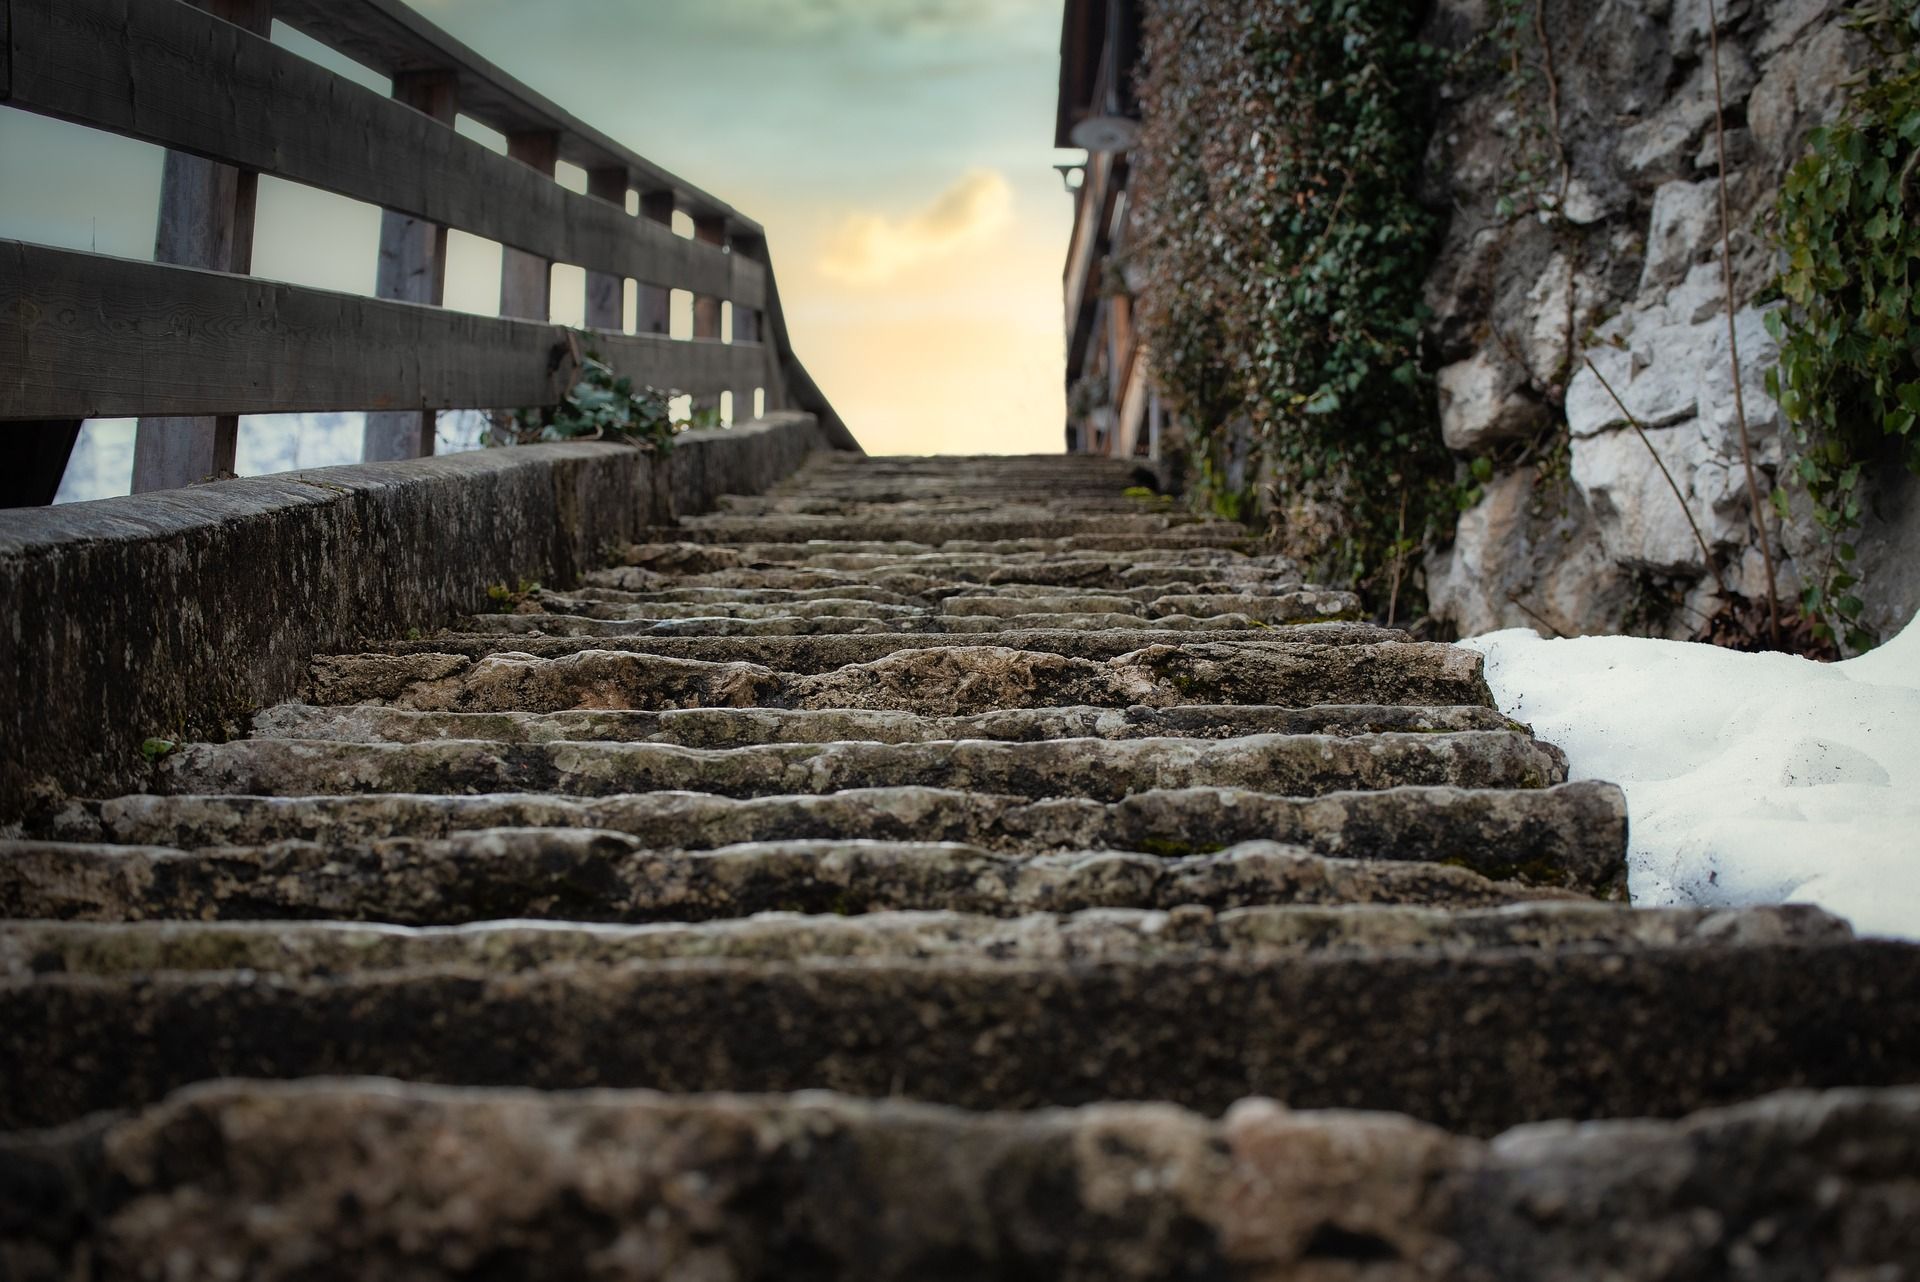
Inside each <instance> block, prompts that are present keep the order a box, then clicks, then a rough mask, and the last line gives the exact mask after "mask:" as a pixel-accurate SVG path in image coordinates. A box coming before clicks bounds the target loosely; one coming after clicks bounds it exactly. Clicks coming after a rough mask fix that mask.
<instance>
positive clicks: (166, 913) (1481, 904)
mask: <svg viewBox="0 0 1920 1282" xmlns="http://www.w3.org/2000/svg"><path fill="white" fill-rule="evenodd" d="M0 853H4V855H5V856H6V857H5V859H4V860H0V909H4V911H5V915H6V916H8V917H13V918H21V919H39V920H45V921H80V922H128V921H144V920H160V921H167V920H174V921H203V920H204V921H262V920H266V921H315V920H335V921H349V922H391V923H398V924H401V925H407V926H450V925H460V924H464V923H471V922H484V921H500V920H510V919H525V920H537V921H555V922H563V923H564V922H575V923H580V922H598V923H625V924H641V923H669V922H682V923H685V922H705V921H721V920H727V919H732V918H740V917H747V916H750V915H752V914H756V913H771V912H784V913H810V914H831V915H835V916H842V917H844V916H850V915H857V914H865V913H879V912H958V913H968V914H973V915H977V916H985V917H1018V916H1023V915H1026V914H1031V913H1036V912H1046V913H1073V912H1083V911H1088V910H1094V909H1100V910H1116V909H1122V910H1124V909H1132V910H1140V911H1171V910H1176V909H1177V910H1181V911H1187V912H1191V911H1192V910H1195V909H1198V908H1204V909H1208V910H1212V911H1218V912H1226V911H1231V910H1233V909H1238V908H1252V907H1271V906H1274V905H1317V906H1333V905H1338V906H1342V907H1351V906H1353V905H1358V904H1388V905H1415V906H1429V907H1440V908H1491V907H1498V906H1501V905H1505V904H1514V903H1530V902H1542V901H1549V900H1551V901H1563V902H1584V901H1580V900H1578V899H1577V897H1576V896H1574V895H1573V892H1570V891H1565V890H1556V889H1552V888H1546V887H1530V886H1522V885H1520V884H1518V883H1516V882H1502V881H1493V880H1490V879H1488V878H1485V877H1482V876H1480V875H1479V874H1477V873H1472V872H1468V871H1467V870H1465V869H1463V868H1458V867H1449V866H1446V865H1441V864H1432V863H1395V862H1390V861H1375V860H1350V859H1334V858H1329V857H1326V856H1323V855H1316V854H1313V853H1310V852H1308V851H1305V850H1302V849H1299V848H1297V847H1292V846H1283V845H1279V844H1276V843H1273V842H1244V843H1241V844H1240V845H1237V846H1234V847H1232V848H1230V849H1228V850H1224V851H1220V852H1218V853H1214V854H1205V855H1188V856H1184V857H1179V858H1164V857H1162V856H1159V855H1153V854H1142V853H1127V852H1116V851H1111V850H1107V851H1098V852H1065V851H1063V852H1058V853H1054V854H1047V855H1036V856H1031V857H1027V856H1016V855H1008V854H1000V853H994V852H991V851H987V850H982V849H980V848H978V847H974V846H967V845H962V844H958V843H953V842H926V841H919V842H916V841H911V840H908V841H891V842H875V841H794V840H785V841H763V842H751V843H746V844H742V845H734V846H722V847H721V848H719V849H717V850H706V851H661V850H656V849H651V848H649V846H648V845H647V843H645V842H642V841H640V840H639V839H638V838H635V837H631V836H628V835H626V834H624V833H615V832H605V831H598V832H597V831H594V830H592V829H544V830H543V829H528V828H509V829H485V830H480V831H475V832H465V833H456V834H454V835H453V836H450V837H445V838H432V839H416V838H405V837H384V836H382V837H370V838H364V839H359V840H351V841H348V842H346V843H344V844H340V843H336V844H320V843H316V842H311V841H298V840H294V841H279V842H274V843H271V844H269V845H265V846H255V847H249V848H241V847H226V848H220V849H209V850H200V851H183V850H175V849H167V848H164V847H158V846H128V845H120V846H110V845H85V844H80V843H71V842H69V843H61V842H16V843H11V844H0Z"/></svg>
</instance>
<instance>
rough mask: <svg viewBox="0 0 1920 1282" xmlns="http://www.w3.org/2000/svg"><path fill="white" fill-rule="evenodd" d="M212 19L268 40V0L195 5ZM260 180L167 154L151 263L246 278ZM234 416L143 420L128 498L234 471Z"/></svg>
mask: <svg viewBox="0 0 1920 1282" xmlns="http://www.w3.org/2000/svg"><path fill="white" fill-rule="evenodd" d="M193 3H195V4H196V5H198V7H200V8H202V9H205V10H206V11H207V12H208V13H211V14H213V15H214V16H215V17H216V18H223V19H225V20H226V21H228V22H231V23H234V24H236V25H237V26H241V27H245V28H246V29H247V30H248V31H251V32H252V33H253V34H254V35H256V36H262V37H265V36H267V35H269V34H271V31H272V27H273V8H272V4H271V0H193ZM259 187H260V176H259V175H258V174H256V173H252V172H249V171H243V170H238V169H234V168H233V167H231V166H229V165H220V164H215V163H214V162H213V161H211V160H203V159H201V158H200V157H198V156H189V155H186V154H185V153H183V152H177V151H170V152H168V153H167V160H166V167H165V169H164V170H163V171H162V176H161V180H160V219H159V224H158V228H157V230H156V232H155V234H154V243H153V258H154V261H155V262H160V263H177V264H179V265H181V266H183V267H204V268H208V269H210V270H212V271H218V272H235V273H241V274H244V273H246V272H248V271H251V270H252V269H253V211H254V201H255V197H256V196H257V194H258V192H259ZM239 435H240V419H239V416H238V415H235V414H223V415H220V416H218V417H216V418H143V419H141V420H140V426H139V429H138V430H137V431H136V432H135V433H134V438H133V492H134V493H136V494H141V493H145V492H146V491H149V490H169V489H176V488H178V487H180V486H182V485H191V484H192V483H193V482H195V481H198V480H203V479H205V478H206V477H209V476H215V475H218V474H220V473H223V472H231V471H233V459H234V446H235V443H236V441H237V440H238V439H239Z"/></svg>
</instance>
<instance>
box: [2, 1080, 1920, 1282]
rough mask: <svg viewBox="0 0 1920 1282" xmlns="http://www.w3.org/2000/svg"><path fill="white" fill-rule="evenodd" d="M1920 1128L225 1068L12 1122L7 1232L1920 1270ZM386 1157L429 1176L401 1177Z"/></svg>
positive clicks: (129, 1243)
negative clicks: (327, 1076)
mask: <svg viewBox="0 0 1920 1282" xmlns="http://www.w3.org/2000/svg"><path fill="white" fill-rule="evenodd" d="M290 1154H299V1155H301V1159H300V1160H298V1161H289V1160H288V1157H289V1155H290ZM636 1155H644V1159H642V1158H640V1157H637V1156H636ZM1917 1155H1920V1090H1915V1089H1912V1088H1902V1087H1896V1088H1889V1089H1883V1090H1842V1091H1828V1092H1812V1091H1793V1092H1782V1093H1777V1094H1772V1095H1768V1096H1766V1097H1764V1098H1761V1099H1757V1100H1753V1101H1750V1102H1745V1103H1741V1104H1738V1105H1736V1106H1734V1107H1731V1108H1727V1109H1720V1110H1711V1111H1704V1112H1698V1113H1695V1114H1693V1115H1690V1116H1688V1117H1685V1118H1684V1119H1681V1120H1677V1121H1666V1122H1661V1121H1623V1122H1604V1123H1595V1124H1592V1125H1588V1126H1580V1127H1571V1126H1565V1125H1559V1124H1548V1125H1540V1126H1528V1127H1522V1128H1519V1129H1516V1130H1510V1131H1507V1132H1506V1133H1504V1134H1503V1135H1501V1136H1500V1137H1499V1138H1498V1139H1496V1140H1494V1141H1493V1142H1491V1143H1488V1142H1484V1141H1479V1140H1475V1139H1471V1138H1466V1137H1459V1136H1454V1135H1449V1134H1447V1133H1445V1132H1442V1131H1439V1130H1436V1129H1434V1128H1431V1127H1427V1126H1424V1125H1421V1124H1420V1123H1417V1122H1414V1121H1411V1120H1409V1119H1407V1118H1404V1117H1396V1116H1391V1115H1380V1114H1353V1113H1332V1112H1328V1113H1315V1112H1293V1111H1289V1110H1286V1109H1282V1108H1278V1107H1275V1106H1274V1105H1273V1104H1272V1103H1270V1102H1268V1101H1265V1100H1260V1099H1250V1100H1247V1101H1245V1102H1242V1103H1238V1104H1236V1105H1234V1107H1233V1108H1232V1109H1231V1110H1229V1111H1228V1112H1227V1114H1226V1116H1225V1117H1224V1118H1222V1119H1220V1120H1213V1119H1209V1118H1204V1117H1201V1116H1198V1115H1195V1114H1192V1113H1188V1112H1183V1111H1181V1110H1178V1109H1172V1108H1168V1107H1165V1106H1162V1105H1154V1104H1103V1105H1097V1106H1089V1107H1085V1108H1080V1109H1075V1110H1072V1111H1058V1112H1045V1113H1033V1114H1018V1115H1009V1114H986V1115H982V1114H972V1113H964V1112H960V1111H957V1110H951V1109H943V1108H937V1107H929V1106H926V1105H918V1104H912V1103H907V1102H903V1101H885V1102H878V1101H875V1102H867V1101H860V1100H854V1099H847V1098H842V1097H834V1096H828V1095H811V1096H805V1097H799V1098H741V1097H732V1096H715V1095H698V1096H666V1095H659V1094H655V1093H652V1092H643V1091H634V1092H615V1091H597V1092H594V1093H591V1094H565V1095H550V1094H539V1093H534V1092H527V1091H498V1090H479V1089H465V1090H463V1089H454V1088H446V1087H429V1086H417V1085H401V1084H397V1083H393V1082H371V1081H352V1080H349V1081H340V1080H320V1081H312V1082H300V1083H292V1084H275V1083H256V1082H222V1083H217V1084H211V1085H208V1086H204V1087H199V1088H195V1089H192V1090H188V1091H182V1092H179V1093H177V1094H175V1095H173V1096H171V1097H169V1098H168V1099H167V1100H166V1101H165V1102H164V1103H162V1104H160V1105H158V1106H156V1107H154V1108H152V1109H150V1110H148V1111H146V1112H144V1113H140V1114H137V1115H134V1116H127V1115H124V1114H115V1115H108V1116H102V1117H98V1118H91V1119H88V1120H87V1121H86V1122H85V1123H83V1124H81V1125H79V1126H75V1127H72V1128H68V1129H63V1130H59V1131H49V1132H39V1133H28V1134H19V1135H13V1136H7V1137H0V1178H4V1179H6V1180H7V1182H8V1184H9V1185H10V1186H12V1187H18V1188H22V1189H23V1190H25V1189H30V1190H32V1195H33V1197H34V1201H33V1203H32V1206H33V1210H34V1213H33V1214H29V1215H20V1216H16V1217H10V1218H8V1219H6V1220H5V1221H0V1258H8V1259H16V1260H33V1261H36V1262H44V1268H45V1275H46V1276H47V1277H60V1278H80V1277H86V1276H104V1274H103V1273H91V1274H90V1273H87V1272H86V1271H85V1270H86V1269H88V1268H89V1267H90V1266H91V1267H94V1268H102V1267H104V1268H113V1267H114V1266H116V1265H118V1264H119V1263H120V1262H122V1261H124V1262H127V1263H128V1266H129V1267H128V1268H127V1269H126V1270H125V1271H126V1272H128V1273H131V1272H132V1271H133V1270H132V1268H131V1265H132V1263H133V1262H136V1261H155V1260H166V1261H168V1262H169V1263H170V1264H172V1265H174V1266H176V1267H177V1269H178V1270H179V1274H180V1276H185V1277H199V1278H216V1277H247V1278H250V1279H254V1280H256V1282H306V1280H307V1279H309V1278H311V1277H313V1276H314V1274H313V1270H312V1256H311V1255H310V1254H309V1253H308V1252H307V1251H293V1250H289V1249H288V1243H289V1242H290V1241H291V1242H300V1243H308V1244H311V1243H325V1244H328V1245H329V1247H331V1248H333V1249H334V1250H335V1251H336V1252H338V1253H339V1254H342V1255H344V1254H345V1253H346V1252H347V1251H348V1250H349V1249H350V1250H351V1254H352V1259H353V1261H354V1268H355V1270H356V1271H357V1274H358V1276H361V1277H367V1278H375V1277H378V1278H401V1277H405V1278H410V1279H421V1280H423V1282H424V1280H425V1279H453V1278H464V1277H471V1276H473V1273H474V1267H473V1262H474V1261H476V1260H488V1261H500V1260H511V1261H513V1262H514V1267H515V1269H516V1271H518V1272H520V1273H521V1274H523V1275H524V1276H537V1277H546V1278H590V1277H599V1276H605V1275H607V1273H608V1262H609V1261H634V1260H637V1261H641V1262H644V1265H645V1268H646V1273H645V1276H651V1277H659V1278H701V1277H715V1278H726V1279H730V1280H731V1282H791V1280H792V1279H793V1278H795V1277H796V1276H800V1275H799V1274H797V1273H796V1271H795V1262H796V1261H805V1274H804V1276H805V1277H807V1278H809V1279H818V1280H820V1282H828V1280H834V1279H844V1280H845V1282H925V1280H926V1279H929V1278H939V1277H944V1278H1058V1279H1065V1280H1072V1282H1165V1280H1166V1279H1170V1278H1179V1279H1200V1278H1225V1277H1233V1278H1250V1279H1251V1278H1266V1279H1281V1278H1287V1279H1303V1280H1308V1282H1313V1280H1332V1279H1340V1278H1349V1279H1351V1278H1360V1277H1365V1278H1369V1279H1373V1280H1374V1282H1470V1280H1472V1279H1502V1280H1507V1282H1547V1280H1549V1279H1571V1278H1590V1277H1599V1276H1603V1275H1602V1274H1601V1273H1600V1270H1602V1269H1604V1270H1606V1272H1605V1273H1604V1276H1606V1277H1608V1278H1612V1279H1619V1280H1620V1282H1629V1280H1633V1282H1638V1280H1641V1279H1652V1278H1656V1277H1657V1278H1662V1279H1669V1280H1673V1282H1678V1280H1679V1279H1698V1280H1700V1282H1706V1280H1707V1279H1710V1278H1728V1277H1733V1276H1739V1277H1751V1278H1755V1279H1760V1278H1767V1279H1775V1278H1777V1279H1782V1280H1785V1279H1796V1280H1797V1279H1812V1278H1831V1279H1842V1278H1846V1279H1867V1278H1875V1279H1880V1278H1884V1279H1888V1280H1889V1282H1892V1280H1893V1279H1897V1278H1901V1277H1902V1276H1903V1275H1904V1273H1905V1266H1904V1264H1903V1262H1904V1261H1910V1260H1913V1259H1915V1258H1920V1196H1916V1194H1915V1192H1914V1190H1915V1188H1916V1187H1920V1156H1917ZM264 1172H272V1177H271V1178H265V1177H264V1176H263V1173H264ZM374 1172H378V1173H379V1179H380V1183H379V1185H378V1187H379V1188H380V1189H382V1190H385V1189H388V1188H391V1189H394V1190H405V1191H406V1192H405V1195H404V1196H402V1195H398V1194H395V1195H391V1196H377V1197H369V1196H367V1195H366V1192H367V1187H368V1181H369V1178H370V1173H374ZM1676 1190H1684V1195H1676ZM878 1208H884V1211H882V1210H880V1209H878ZM1747 1260H1752V1261H1755V1262H1756V1263H1755V1267H1754V1268H1752V1269H1747V1270H1745V1271H1743V1272H1740V1273H1738V1274H1736V1273H1733V1272H1730V1271H1729V1270H1728V1269H1727V1268H1726V1267H1724V1266H1723V1265H1722V1263H1721V1262H1723V1261H1747ZM634 1275H639V1274H638V1271H637V1270H636V1271H635V1273H634ZM23 1276H24V1275H23Z"/></svg>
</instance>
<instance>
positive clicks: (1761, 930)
mask: <svg viewBox="0 0 1920 1282" xmlns="http://www.w3.org/2000/svg"><path fill="white" fill-rule="evenodd" d="M1850 938H1852V932H1851V931H1850V930H1849V929H1848V928H1847V924H1846V923H1845V922H1844V921H1842V920H1841V919H1839V918H1837V917H1833V916H1831V915H1829V914H1827V913H1824V912H1822V911H1820V910H1819V909H1817V908H1813V907H1810V906H1806V905H1797V906H1792V907H1785V908H1750V909H1732V910H1729V909H1699V908H1665V909H1651V908H1649V909H1635V908H1627V907H1624V906H1619V905H1612V904H1596V903H1578V902H1566V903H1553V902H1542V903H1530V904H1518V905H1515V906H1513V907H1510V908H1499V909H1478V910H1465V911H1448V910H1445V909H1438V908H1416V907H1402V906H1381V905H1346V906H1341V907H1337V908H1307V907H1297V906H1288V907H1259V908H1230V909H1227V910H1226V911H1224V912H1215V911H1213V910H1212V909H1209V908H1205V907H1201V906H1199V905H1185V906H1182V907H1180V908H1177V909H1175V910H1173V911H1171V912H1167V911H1161V910H1145V911H1143V910H1140V909H1129V908H1102V909H1096V910H1090V911H1085V912H1075V913H1065V914H1054V913H1029V914H1027V915H1025V916H1021V917H994V916H985V915H980V914H969V913H957V912H876V913H868V914H866V915H863V916H839V915H811V916H808V915H801V914H795V913H765V914H761V915H758V916H754V917H748V918H736V919H730V920H720V921H709V922H699V923H693V922H669V923H662V924H658V925H650V926H616V925H583V924H580V923H576V922H558V923H551V924H547V923H534V922H527V921H508V922H482V923H477V924H472V925H466V926H438V927H433V926H429V927H416V926H392V925H380V924H373V923H360V922H340V921H323V922H311V923H290V922H284V921H275V922H203V921H188V922H178V921H147V922H133V923H126V924H120V923H114V924H101V923H91V922H51V921H28V922H0V979H20V980H24V979H30V978H32V977H34V976H36V975H51V974H62V975H141V974H149V973H152V972H156V971H218V970H245V971H253V972H256V973H260V974H271V975H284V976H288V977H291V978H315V977H322V976H327V975H345V974H368V973H372V972H378V971H400V970H418V969H424V968H433V967H449V966H460V967H470V968H473V969H476V970H487V971H496V972H503V973H505V972H514V971H527V970H538V969H542V968H545V967H550V966H572V965H587V966H614V965H621V964H623V963H626V962H634V961H668V960H674V959H705V958H725V959H734V960H742V961H801V960H809V959H820V958H870V959H879V960H887V961H923V960H932V959H939V960H952V959H973V960H981V961H1002V962H1026V961H1139V960H1143V959H1149V958H1156V959H1157V958H1177V957H1187V958H1199V957H1212V956H1231V957H1243V958H1264V957H1285V956H1292V955H1299V954H1313V955H1317V956H1329V955H1336V954H1359V955H1370V954H1376V953H1381V952H1421V953H1471V952H1477V951H1482V950H1485V949H1495V948H1509V949H1513V948H1517V949H1529V950H1539V951H1555V950H1564V949H1570V948H1592V947H1608V948H1626V947H1641V948H1721V947H1728V946H1750V945H1754V944H1777V943H1786V942H1790V941H1796V942H1816V941H1831V940H1842V939H1850Z"/></svg>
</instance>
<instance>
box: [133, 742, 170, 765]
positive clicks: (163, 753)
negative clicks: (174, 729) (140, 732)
mask: <svg viewBox="0 0 1920 1282" xmlns="http://www.w3.org/2000/svg"><path fill="white" fill-rule="evenodd" d="M178 751H180V744H179V743H178V742H177V741H175V740H173V739H160V738H152V739H148V740H146V741H145V742H144V743H142V744H141V745H140V755H141V756H143V757H145V758H146V759H147V764H148V765H153V766H157V765H159V764H160V763H161V762H162V761H165V760H166V759H167V758H168V757H170V756H172V755H173V754H174V753H176V752H178Z"/></svg>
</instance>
